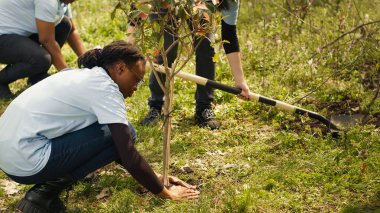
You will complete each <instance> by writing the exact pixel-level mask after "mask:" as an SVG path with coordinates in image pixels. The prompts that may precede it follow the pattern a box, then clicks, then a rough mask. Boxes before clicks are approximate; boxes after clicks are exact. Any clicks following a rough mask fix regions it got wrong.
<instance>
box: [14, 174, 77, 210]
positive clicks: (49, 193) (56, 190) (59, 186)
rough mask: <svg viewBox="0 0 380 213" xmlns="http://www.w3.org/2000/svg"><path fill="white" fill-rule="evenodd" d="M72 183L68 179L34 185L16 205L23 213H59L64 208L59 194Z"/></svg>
mask: <svg viewBox="0 0 380 213" xmlns="http://www.w3.org/2000/svg"><path fill="white" fill-rule="evenodd" d="M72 184H73V181H72V179H71V178H69V177H63V178H58V179H56V180H53V181H47V182H46V183H42V184H36V185H34V186H33V187H32V188H31V189H30V190H29V191H28V192H26V194H25V197H24V198H23V199H22V200H21V201H20V202H19V203H18V204H17V205H16V208H17V209H18V210H20V211H21V212H24V213H61V212H65V210H66V207H65V205H64V204H63V202H62V201H61V200H60V199H59V195H60V193H61V192H62V191H63V190H64V189H66V188H68V187H70V186H71V185H72Z"/></svg>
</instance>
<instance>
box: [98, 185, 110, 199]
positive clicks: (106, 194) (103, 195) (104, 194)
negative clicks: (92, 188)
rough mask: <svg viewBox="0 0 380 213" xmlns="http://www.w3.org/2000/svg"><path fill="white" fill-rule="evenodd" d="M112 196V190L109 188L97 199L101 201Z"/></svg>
mask: <svg viewBox="0 0 380 213" xmlns="http://www.w3.org/2000/svg"><path fill="white" fill-rule="evenodd" d="M110 195H111V190H110V188H108V187H107V188H104V189H102V191H101V192H100V193H99V194H98V195H96V199H98V200H100V199H103V198H105V197H109V196H110Z"/></svg>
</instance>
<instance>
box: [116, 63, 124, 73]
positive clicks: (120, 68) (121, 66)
mask: <svg viewBox="0 0 380 213" xmlns="http://www.w3.org/2000/svg"><path fill="white" fill-rule="evenodd" d="M114 66H115V70H116V73H117V74H118V75H120V74H122V73H123V72H124V70H125V68H126V66H125V64H124V63H122V62H116V63H115V64H114Z"/></svg>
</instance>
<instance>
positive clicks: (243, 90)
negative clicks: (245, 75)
mask: <svg viewBox="0 0 380 213" xmlns="http://www.w3.org/2000/svg"><path fill="white" fill-rule="evenodd" d="M235 86H236V87H237V88H240V89H241V93H240V94H239V95H238V97H239V98H240V99H243V100H249V88H248V85H247V83H246V82H245V81H243V82H239V83H235Z"/></svg>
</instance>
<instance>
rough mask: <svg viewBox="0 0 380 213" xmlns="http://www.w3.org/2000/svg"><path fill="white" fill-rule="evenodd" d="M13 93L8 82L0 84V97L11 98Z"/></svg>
mask: <svg viewBox="0 0 380 213" xmlns="http://www.w3.org/2000/svg"><path fill="white" fill-rule="evenodd" d="M14 97H15V95H14V94H13V93H12V92H11V90H10V89H9V86H8V84H0V99H11V98H14Z"/></svg>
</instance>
